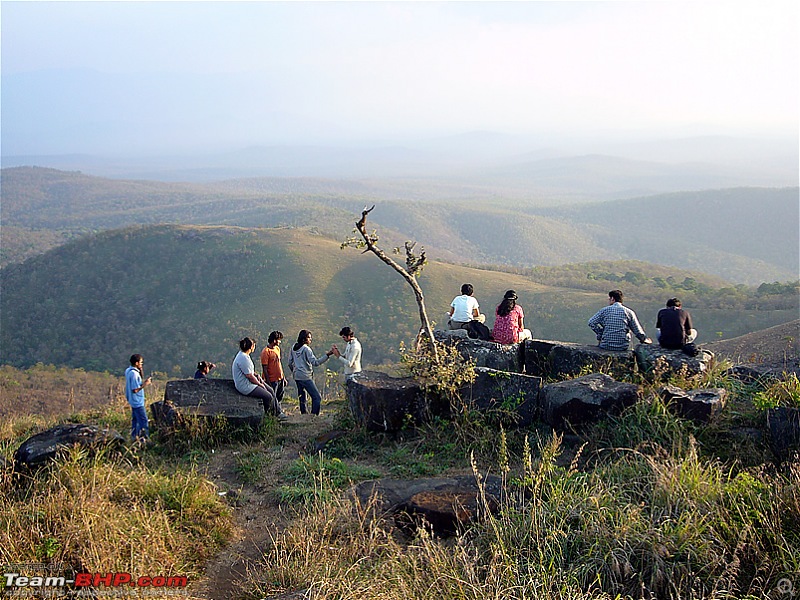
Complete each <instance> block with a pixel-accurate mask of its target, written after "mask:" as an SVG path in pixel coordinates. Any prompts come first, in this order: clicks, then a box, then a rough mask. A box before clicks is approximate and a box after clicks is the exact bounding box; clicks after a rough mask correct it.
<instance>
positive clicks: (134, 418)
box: [131, 406, 150, 440]
mask: <svg viewBox="0 0 800 600" xmlns="http://www.w3.org/2000/svg"><path fill="white" fill-rule="evenodd" d="M149 436H150V423H148V421H147V411H146V410H145V408H144V406H131V437H132V438H133V439H134V440H136V439H139V438H144V439H147V438H148V437H149Z"/></svg>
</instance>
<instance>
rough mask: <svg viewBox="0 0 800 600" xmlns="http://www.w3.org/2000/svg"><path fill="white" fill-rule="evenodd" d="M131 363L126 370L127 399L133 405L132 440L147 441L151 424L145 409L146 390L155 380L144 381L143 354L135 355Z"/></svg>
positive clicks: (149, 378)
mask: <svg viewBox="0 0 800 600" xmlns="http://www.w3.org/2000/svg"><path fill="white" fill-rule="evenodd" d="M130 362H131V366H130V367H128V368H127V369H126V370H125V397H126V398H127V399H128V404H130V405H131V438H133V440H134V441H137V440H146V439H147V438H148V437H149V436H150V423H149V422H148V421H147V411H146V410H145V408H144V388H145V386H148V385H150V384H151V383H152V382H153V380H152V378H151V377H148V378H147V379H145V380H142V365H143V364H144V358H142V355H141V354H133V355H132V356H131V358H130Z"/></svg>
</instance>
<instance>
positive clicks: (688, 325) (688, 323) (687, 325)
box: [683, 312, 694, 336]
mask: <svg viewBox="0 0 800 600" xmlns="http://www.w3.org/2000/svg"><path fill="white" fill-rule="evenodd" d="M692 329H694V327H693V326H692V315H690V314H689V313H688V312H687V313H686V320H685V321H684V322H683V330H684V331H685V332H686V335H687V336H689V335H692Z"/></svg>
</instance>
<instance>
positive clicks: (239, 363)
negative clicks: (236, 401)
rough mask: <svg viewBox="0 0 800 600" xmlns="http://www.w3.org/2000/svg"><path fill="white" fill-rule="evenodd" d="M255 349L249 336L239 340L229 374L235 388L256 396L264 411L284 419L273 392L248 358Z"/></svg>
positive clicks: (241, 392)
mask: <svg viewBox="0 0 800 600" xmlns="http://www.w3.org/2000/svg"><path fill="white" fill-rule="evenodd" d="M255 349H256V343H255V341H254V340H251V339H250V338H249V337H246V338H243V339H241V340H239V353H238V354H237V355H236V358H234V359H233V365H231V374H232V375H233V383H234V384H235V386H236V390H237V391H238V392H239V393H240V394H244V395H245V396H251V397H253V398H258V399H259V400H261V402H263V404H264V412H267V413H270V414H272V415H275V416H276V417H278V419H279V420H281V421H285V420H286V419H288V418H289V417H288V416H286V414H285V413H284V412H283V410H281V406H280V404H279V403H278V400H277V398H275V392H273V391H272V388H271V387H269V384H267V382H266V381H264V379H263V378H262V377H261V375H259V374H258V373H256V369H255V365H253V361H252V359H251V358H250V354H251V353H252V352H253V350H255Z"/></svg>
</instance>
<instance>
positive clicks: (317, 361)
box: [306, 346, 333, 367]
mask: <svg viewBox="0 0 800 600" xmlns="http://www.w3.org/2000/svg"><path fill="white" fill-rule="evenodd" d="M306 348H308V354H309V355H310V356H308V361H309V362H310V363H311V364H312V365H313V366H315V367H318V366H320V365H321V364H322V363H324V362H326V361H327V360H328V359H329V358H330V357H331V354H333V350H328V351H327V352H326V353H325V358H317V357H316V356H314V351H313V350H312V349H311V348H309V347H308V346H306Z"/></svg>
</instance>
